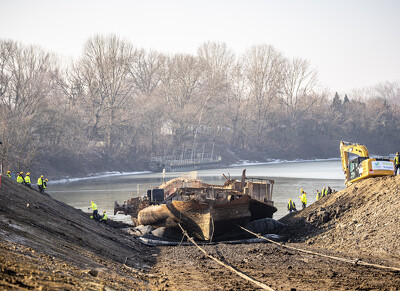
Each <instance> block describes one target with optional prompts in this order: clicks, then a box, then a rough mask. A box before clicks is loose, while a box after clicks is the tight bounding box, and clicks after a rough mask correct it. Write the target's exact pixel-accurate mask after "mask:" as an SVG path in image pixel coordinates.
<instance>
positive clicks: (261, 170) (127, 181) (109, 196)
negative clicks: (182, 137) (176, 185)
mask: <svg viewBox="0 0 400 291" xmlns="http://www.w3.org/2000/svg"><path fill="white" fill-rule="evenodd" d="M243 169H246V175H247V176H248V177H262V178H268V179H272V180H274V181H275V184H274V188H273V193H272V198H273V200H274V205H275V206H276V207H277V208H278V211H277V212H276V213H275V214H274V218H275V219H279V218H281V217H283V216H284V215H286V214H287V209H286V206H287V202H288V200H289V198H292V200H293V201H294V202H295V203H296V206H297V208H298V209H299V208H301V202H300V198H299V196H300V189H301V188H303V189H304V191H306V193H307V200H308V205H309V204H311V203H313V202H315V200H316V190H317V189H318V190H321V189H322V188H323V187H324V186H330V187H331V188H332V189H334V190H337V191H338V190H341V189H344V188H345V185H344V175H343V171H342V167H341V161H340V160H339V159H331V160H314V161H295V162H285V161H275V162H271V163H266V164H241V165H236V166H233V167H229V168H223V169H212V170H199V171H197V178H199V179H201V180H203V181H204V182H205V183H209V184H217V185H222V184H224V182H225V178H224V177H223V176H222V174H225V175H226V176H227V177H229V176H230V177H231V178H237V179H238V180H240V177H241V175H242V171H243ZM182 174H184V173H182V172H171V173H168V172H167V173H166V176H165V181H168V180H170V179H172V178H175V177H178V176H181V175H182ZM162 182H163V181H162V174H161V173H151V172H140V173H123V174H120V173H109V174H103V175H99V176H97V177H86V178H82V179H71V180H60V181H50V182H49V184H48V189H47V191H46V192H47V193H49V194H50V195H51V196H52V197H53V198H55V199H57V200H60V201H62V202H65V203H66V204H68V205H71V206H73V207H75V208H77V209H81V210H82V211H84V212H88V213H89V212H90V211H89V210H88V207H89V206H90V201H94V202H95V203H96V204H97V206H98V208H99V213H102V212H103V210H106V211H107V215H108V216H109V218H111V219H114V220H118V221H124V222H128V223H130V222H131V220H130V217H129V216H125V215H124V214H117V215H115V216H114V215H113V213H114V211H113V209H114V201H118V203H120V204H122V203H123V202H124V201H125V200H128V199H129V198H131V197H136V196H138V195H141V194H143V193H146V191H147V189H152V188H153V187H156V186H159V185H160V184H162Z"/></svg>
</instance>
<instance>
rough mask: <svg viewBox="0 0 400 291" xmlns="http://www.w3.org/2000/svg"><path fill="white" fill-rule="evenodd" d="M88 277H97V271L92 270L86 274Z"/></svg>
mask: <svg viewBox="0 0 400 291" xmlns="http://www.w3.org/2000/svg"><path fill="white" fill-rule="evenodd" d="M88 274H89V275H92V276H93V277H97V276H98V275H99V271H97V270H95V269H92V270H90V271H89V272H88Z"/></svg>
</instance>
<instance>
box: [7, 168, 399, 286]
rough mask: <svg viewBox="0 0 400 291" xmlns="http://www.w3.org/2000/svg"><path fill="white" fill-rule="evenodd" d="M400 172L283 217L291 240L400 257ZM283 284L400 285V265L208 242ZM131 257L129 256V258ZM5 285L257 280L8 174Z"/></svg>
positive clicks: (393, 260)
mask: <svg viewBox="0 0 400 291" xmlns="http://www.w3.org/2000/svg"><path fill="white" fill-rule="evenodd" d="M399 189H400V176H398V177H384V178H375V179H368V180H365V181H360V182H359V183H357V184H355V185H353V186H351V187H349V188H346V189H344V190H342V191H340V192H338V193H335V194H331V195H330V196H328V197H325V198H323V199H321V200H319V201H317V202H316V203H314V204H312V205H310V206H309V207H307V208H306V209H305V210H303V211H298V212H297V213H291V214H289V215H287V216H285V217H284V218H282V219H281V221H282V222H284V223H286V224H287V226H286V227H285V228H284V229H283V230H282V231H281V233H280V234H281V235H283V236H284V237H285V238H286V240H287V241H288V242H287V243H286V244H287V245H290V246H295V247H299V248H302V249H308V250H312V251H316V252H320V253H324V254H327V255H334V256H341V257H344V258H348V259H355V258H360V259H361V260H363V261H365V262H371V263H376V264H381V265H387V266H392V267H400V256H399V249H398V248H399V243H398V236H399V231H400V225H399V217H400V215H399V214H398V209H399V206H400V205H399V203H400V202H399V201H398V200H399V199H398V198H399V197H398V196H399V195H400V192H399ZM204 248H205V249H206V251H207V252H209V253H210V254H212V255H213V256H215V257H217V258H218V259H220V260H221V261H223V262H224V263H226V264H229V265H231V266H233V267H235V268H236V269H239V270H241V271H242V272H244V273H246V274H247V275H249V276H251V277H252V278H254V279H255V280H257V281H260V282H262V283H264V284H267V285H268V286H271V287H272V288H273V289H275V290H291V289H296V290H371V289H372V290H399V289H400V276H399V272H398V271H392V270H384V269H379V268H372V267H365V266H359V265H354V264H349V263H347V262H340V261H332V260H330V259H326V258H323V257H319V256H314V255H309V254H304V253H300V252H297V251H294V250H288V249H285V248H282V247H280V246H277V245H273V244H269V243H257V244H241V245H229V244H224V243H221V244H216V245H208V246H205V247H204ZM124 263H125V264H124ZM0 267H1V272H0V289H4V288H5V289H18V288H21V289H33V288H37V289H39V288H43V289H47V290H54V289H63V290H76V289H78V290H79V289H83V290H110V289H114V290H127V289H135V290H136V289H141V290H149V289H150V290H193V289H200V290H256V289H257V287H256V286H255V285H253V284H252V283H249V282H247V281H246V280H244V279H242V278H240V277H239V276H237V275H236V274H234V273H232V272H231V271H229V270H227V269H225V268H223V267H222V266H220V265H218V264H216V263H215V262H214V261H212V260H209V259H208V258H207V257H206V256H205V255H204V254H202V253H201V252H200V251H199V250H198V249H197V248H196V247H193V246H189V247H187V246H178V247H158V248H147V247H145V246H143V245H140V244H138V243H137V241H136V240H135V239H134V238H132V237H131V236H129V235H127V234H126V233H125V232H123V231H122V230H120V229H117V228H113V227H111V226H110V225H107V226H106V225H103V224H99V223H97V222H95V221H93V220H91V219H89V218H88V216H87V215H86V214H84V213H83V212H82V211H80V210H76V209H74V208H72V207H70V206H68V205H66V204H64V203H61V202H59V201H56V200H54V199H52V198H51V197H49V196H46V195H41V194H40V193H38V192H37V191H33V190H29V189H27V188H26V187H25V186H23V185H17V184H16V183H15V181H11V180H9V179H7V178H3V185H2V188H1V189H0Z"/></svg>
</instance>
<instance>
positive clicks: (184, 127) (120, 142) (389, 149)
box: [0, 35, 400, 176]
mask: <svg viewBox="0 0 400 291" xmlns="http://www.w3.org/2000/svg"><path fill="white" fill-rule="evenodd" d="M331 89H333V90H334V88H331ZM399 105H400V83H399V82H392V83H391V82H387V83H385V84H379V85H377V86H375V87H373V88H367V89H363V90H359V91H354V92H351V94H350V93H349V94H348V95H346V96H339V95H338V94H336V95H335V94H332V93H329V92H328V91H327V90H326V89H324V88H320V87H319V85H318V76H317V71H316V70H315V69H313V68H312V66H311V65H310V64H309V63H308V61H306V60H304V59H299V58H290V57H286V56H284V55H283V54H282V53H281V52H279V51H278V50H276V49H275V48H274V47H272V46H270V45H256V46H253V47H251V48H249V49H248V50H247V51H246V52H245V53H243V54H241V55H239V56H237V55H235V54H234V53H233V51H232V50H231V49H230V48H229V47H227V45H226V44H224V43H217V42H209V43H204V44H203V45H201V46H200V47H199V48H198V51H197V54H196V55H189V54H175V55H164V54H162V53H160V52H157V51H146V50H144V49H141V48H136V47H135V46H134V45H133V44H132V43H130V42H128V41H125V40H122V39H120V38H118V37H117V36H115V35H109V36H101V35H97V36H94V37H92V38H90V39H89V40H88V41H87V42H86V43H85V44H84V47H83V50H82V54H81V56H80V57H79V58H77V59H75V60H72V61H70V62H67V60H65V59H62V58H60V57H57V56H55V55H54V54H52V53H48V52H46V51H44V50H43V49H41V48H39V47H35V46H29V45H24V44H20V43H16V42H14V41H12V40H1V41H0V120H1V122H0V139H1V141H2V142H3V145H2V147H1V148H0V153H1V162H2V163H3V165H4V168H7V169H11V170H14V171H19V170H26V169H31V171H33V170H37V171H40V172H43V173H45V174H46V175H47V176H51V175H53V174H54V173H57V175H75V176H77V175H84V174H86V173H90V172H100V171H106V170H141V169H145V168H146V167H147V163H148V161H149V160H150V157H151V156H152V155H162V154H164V152H172V151H173V149H183V148H192V147H193V146H197V147H198V148H201V147H202V146H203V144H206V145H207V146H208V147H210V145H211V144H213V145H214V153H215V154H219V155H221V156H222V157H223V160H224V161H225V162H226V163H230V162H234V161H236V160H258V161H262V160H265V159H270V158H285V159H296V158H327V157H335V156H339V149H338V147H339V141H340V140H348V141H354V142H359V143H362V144H365V145H367V147H368V149H369V150H370V152H371V153H372V154H388V153H394V152H396V151H398V150H399V149H398V144H399V142H400V136H399V135H398V134H397V133H398V132H399V129H400V107H399Z"/></svg>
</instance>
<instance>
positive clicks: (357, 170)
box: [349, 157, 368, 180]
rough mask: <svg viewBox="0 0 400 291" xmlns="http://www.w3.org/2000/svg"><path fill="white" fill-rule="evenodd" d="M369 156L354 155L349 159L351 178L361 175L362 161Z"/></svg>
mask: <svg viewBox="0 0 400 291" xmlns="http://www.w3.org/2000/svg"><path fill="white" fill-rule="evenodd" d="M367 159H368V157H354V158H353V159H352V160H350V161H349V174H350V180H353V179H356V178H358V177H360V176H361V174H362V172H363V167H362V162H363V161H365V160H367Z"/></svg>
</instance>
